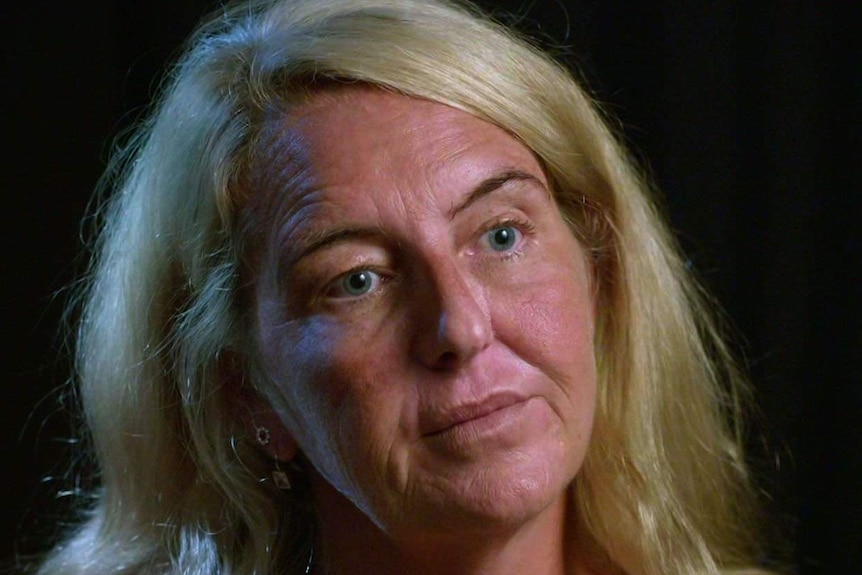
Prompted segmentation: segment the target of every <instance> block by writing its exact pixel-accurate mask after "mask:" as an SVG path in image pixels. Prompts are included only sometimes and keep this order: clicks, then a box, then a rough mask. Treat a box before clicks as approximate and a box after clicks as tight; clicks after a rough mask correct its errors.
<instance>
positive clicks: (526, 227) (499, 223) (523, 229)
mask: <svg viewBox="0 0 862 575" xmlns="http://www.w3.org/2000/svg"><path fill="white" fill-rule="evenodd" d="M504 227H512V228H515V229H517V230H518V232H520V234H521V236H522V238H521V242H520V244H519V245H518V246H516V247H515V248H514V249H512V250H511V251H506V252H497V253H495V254H493V256H492V257H497V258H499V259H501V260H504V261H508V260H513V259H516V258H519V257H521V256H522V255H523V253H524V250H523V248H524V245H523V244H524V238H525V237H528V236H532V235H533V234H534V233H535V229H536V227H535V225H534V224H533V223H532V222H530V221H528V220H526V219H523V218H518V217H511V216H506V217H503V218H499V219H496V220H493V221H491V222H490V223H488V224H487V225H485V226H484V227H482V228H481V231H480V232H479V234H478V236H479V238H480V239H481V240H485V238H486V235H487V234H488V233H489V232H490V231H492V230H494V229H497V228H504ZM489 250H490V248H489ZM363 271H369V272H372V273H374V274H376V275H377V276H379V278H380V280H379V281H380V284H381V285H380V286H378V287H377V288H376V289H374V290H373V291H371V292H369V293H366V294H362V295H359V296H355V297H350V296H349V295H341V296H332V295H330V293H331V292H332V290H334V289H337V288H338V286H339V284H340V283H341V282H343V281H344V280H345V278H347V277H348V276H350V275H352V274H355V273H358V272H363ZM392 279H393V275H392V273H391V272H389V271H384V270H381V269H380V268H378V267H376V266H371V265H362V264H360V265H356V266H354V267H352V268H351V269H349V270H347V271H345V272H343V273H341V274H339V275H338V276H337V277H336V278H334V279H333V280H332V281H330V282H329V283H328V284H327V286H326V287H325V289H324V290H323V291H322V293H321V297H322V298H324V299H333V300H340V303H342V304H357V303H361V302H363V301H365V300H367V299H368V298H370V297H375V296H376V295H379V294H380V293H381V290H382V289H383V288H384V287H385V284H388V283H389V282H391V281H392Z"/></svg>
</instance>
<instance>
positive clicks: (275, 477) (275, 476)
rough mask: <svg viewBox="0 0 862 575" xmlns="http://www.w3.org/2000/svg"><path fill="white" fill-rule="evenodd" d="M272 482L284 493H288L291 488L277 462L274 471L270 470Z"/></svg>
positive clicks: (287, 478)
mask: <svg viewBox="0 0 862 575" xmlns="http://www.w3.org/2000/svg"><path fill="white" fill-rule="evenodd" d="M272 482H273V483H275V486H276V487H278V488H279V489H282V490H284V491H290V490H291V489H292V488H293V486H292V485H291V484H290V478H289V477H288V476H287V473H285V472H284V471H282V469H281V468H280V467H279V466H278V460H276V461H275V469H273V470H272Z"/></svg>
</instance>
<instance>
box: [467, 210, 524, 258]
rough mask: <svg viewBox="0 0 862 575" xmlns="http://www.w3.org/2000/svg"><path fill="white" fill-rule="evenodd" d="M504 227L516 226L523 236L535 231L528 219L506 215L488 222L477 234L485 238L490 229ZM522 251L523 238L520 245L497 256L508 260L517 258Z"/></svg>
mask: <svg viewBox="0 0 862 575" xmlns="http://www.w3.org/2000/svg"><path fill="white" fill-rule="evenodd" d="M504 227H513V228H516V229H517V230H518V231H519V232H521V234H522V236H524V237H525V238H526V237H528V236H532V235H534V233H535V231H536V226H535V225H534V224H533V223H532V222H530V221H529V220H526V219H523V218H518V217H512V216H506V217H502V218H499V219H497V220H493V221H492V222H491V223H489V224H488V225H486V226H485V227H484V228H482V231H481V233H480V234H479V237H481V238H485V236H486V235H487V234H488V232H490V231H491V230H494V229H497V228H504ZM523 253H524V250H523V240H522V242H521V245H520V246H518V247H516V248H515V249H513V250H512V251H507V252H500V253H499V257H500V258H501V259H504V260H509V259H514V258H518V257H520V256H522V255H523Z"/></svg>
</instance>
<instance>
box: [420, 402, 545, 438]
mask: <svg viewBox="0 0 862 575" xmlns="http://www.w3.org/2000/svg"><path fill="white" fill-rule="evenodd" d="M527 400H528V398H525V397H523V396H521V395H518V394H515V393H500V394H495V395H492V396H490V397H488V398H486V399H484V400H482V401H479V402H475V403H469V404H464V405H459V406H457V407H454V408H450V409H446V410H444V411H442V412H441V413H439V414H437V415H435V416H434V417H431V418H430V420H431V421H430V422H429V426H428V429H429V431H428V432H427V433H425V435H426V437H435V436H441V435H445V434H447V433H451V432H453V431H455V430H456V429H458V428H465V427H474V428H481V427H488V428H490V427H494V425H495V424H497V423H500V422H502V420H504V419H505V417H506V415H507V413H506V412H508V411H512V410H513V408H517V407H519V406H522V405H523V404H525V403H526V402H527ZM476 431H479V429H476Z"/></svg>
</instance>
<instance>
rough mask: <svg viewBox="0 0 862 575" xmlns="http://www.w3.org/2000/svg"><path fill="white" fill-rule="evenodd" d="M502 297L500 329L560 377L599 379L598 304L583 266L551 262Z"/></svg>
mask: <svg viewBox="0 0 862 575" xmlns="http://www.w3.org/2000/svg"><path fill="white" fill-rule="evenodd" d="M528 277H529V279H528V280H527V281H525V282H523V283H520V284H518V285H512V286H510V289H507V290H506V294H505V295H504V296H503V297H501V298H498V299H499V305H498V311H497V313H496V314H495V316H496V317H497V318H498V323H499V324H500V325H499V327H498V331H499V332H500V334H501V337H504V338H506V339H508V340H510V341H513V345H514V346H516V347H517V351H518V353H519V355H521V356H522V357H523V359H525V360H526V361H528V362H529V363H531V364H533V365H535V366H537V367H540V368H541V369H543V370H544V371H546V372H548V375H549V376H551V377H552V378H553V379H555V380H567V379H570V378H571V377H572V375H573V374H581V377H589V378H594V370H595V367H594V363H595V360H594V357H593V330H594V318H593V305H592V300H591V298H590V294H589V285H588V282H587V280H586V275H585V272H584V270H582V269H580V268H579V266H577V265H572V264H569V265H565V264H564V263H561V262H557V263H549V264H548V265H543V266H542V267H541V269H534V270H532V271H531V273H530V274H529V275H528Z"/></svg>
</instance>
